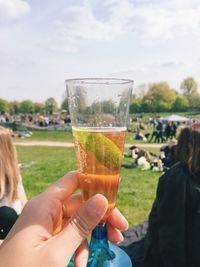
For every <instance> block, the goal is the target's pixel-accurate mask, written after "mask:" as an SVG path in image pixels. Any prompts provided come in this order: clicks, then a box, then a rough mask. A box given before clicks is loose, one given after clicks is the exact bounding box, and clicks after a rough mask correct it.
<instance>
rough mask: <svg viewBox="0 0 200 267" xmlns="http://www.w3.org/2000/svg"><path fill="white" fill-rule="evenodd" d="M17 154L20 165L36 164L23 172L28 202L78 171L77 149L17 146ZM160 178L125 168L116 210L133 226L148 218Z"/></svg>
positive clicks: (151, 173)
mask: <svg viewBox="0 0 200 267" xmlns="http://www.w3.org/2000/svg"><path fill="white" fill-rule="evenodd" d="M17 152H18V157H19V162H20V163H22V164H28V163H30V162H31V161H32V162H34V164H33V165H32V166H30V167H28V168H24V169H22V170H21V173H22V177H23V182H24V186H25V189H26V192H27V195H28V198H31V197H33V196H35V195H37V194H39V193H40V192H42V191H43V190H45V188H47V186H48V185H50V184H51V183H52V182H54V181H55V180H57V179H58V178H59V177H62V176H63V175H64V174H65V173H66V172H68V171H70V170H74V169H76V160H75V151H74V148H58V147H56V148H55V147H39V146H35V147H20V146H18V147H17ZM154 152H155V150H154ZM130 161H131V159H130V158H125V163H129V162H130ZM159 175H160V173H154V172H152V171H140V170H136V169H124V168H122V173H121V182H120V187H119V194H118V200H117V206H118V207H119V209H120V210H121V211H122V213H123V214H124V215H125V216H126V218H127V219H128V221H129V224H130V226H133V225H136V224H137V223H139V222H141V221H144V220H146V219H147V218H148V214H149V211H150V209H151V206H152V202H153V199H154V197H155V190H156V186H157V181H158V177H159Z"/></svg>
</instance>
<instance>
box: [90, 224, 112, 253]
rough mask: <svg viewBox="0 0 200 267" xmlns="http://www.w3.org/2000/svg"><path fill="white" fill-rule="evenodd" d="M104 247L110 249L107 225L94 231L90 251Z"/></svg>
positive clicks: (100, 226)
mask: <svg viewBox="0 0 200 267" xmlns="http://www.w3.org/2000/svg"><path fill="white" fill-rule="evenodd" d="M99 247H103V248H104V249H106V248H108V239H107V230H106V225H105V224H99V225H97V226H96V227H95V228H94V230H93V231H92V236H91V241H90V249H91V250H93V249H96V248H99Z"/></svg>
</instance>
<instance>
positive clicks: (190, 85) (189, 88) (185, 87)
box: [180, 77, 198, 97]
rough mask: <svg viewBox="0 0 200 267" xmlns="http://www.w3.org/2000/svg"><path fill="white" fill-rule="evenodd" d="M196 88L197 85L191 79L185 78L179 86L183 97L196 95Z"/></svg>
mask: <svg viewBox="0 0 200 267" xmlns="http://www.w3.org/2000/svg"><path fill="white" fill-rule="evenodd" d="M197 88H198V83H197V82H196V81H195V79H194V78H193V77H187V78H185V79H184V80H183V81H182V83H181V86H180V89H181V90H182V92H183V95H184V96H186V97H188V96H190V95H193V94H196V93H197Z"/></svg>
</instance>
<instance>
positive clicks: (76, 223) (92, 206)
mask: <svg viewBox="0 0 200 267" xmlns="http://www.w3.org/2000/svg"><path fill="white" fill-rule="evenodd" d="M107 208H108V201H107V199H106V198H105V197H104V196H102V195H100V194H97V195H95V196H93V197H91V198H90V199H89V200H87V201H86V202H85V203H84V204H83V205H82V206H81V207H80V208H79V209H78V210H77V211H76V213H75V215H73V217H72V218H71V219H70V222H69V224H68V225H67V226H66V227H65V228H64V229H63V231H61V232H60V233H59V234H58V235H57V236H55V239H56V240H55V242H54V244H55V245H56V251H59V255H60V257H62V259H63V260H64V261H65V262H66V261H67V262H68V261H69V260H70V259H71V257H72V255H73V254H74V252H75V251H76V249H77V248H78V247H79V246H80V244H81V243H82V242H83V241H84V240H85V239H86V237H87V236H88V235H89V234H90V233H91V231H92V230H93V228H94V227H95V226H96V225H97V224H98V223H99V222H100V221H101V219H102V218H103V216H104V214H105V213H106V210H107ZM61 254H62V255H61Z"/></svg>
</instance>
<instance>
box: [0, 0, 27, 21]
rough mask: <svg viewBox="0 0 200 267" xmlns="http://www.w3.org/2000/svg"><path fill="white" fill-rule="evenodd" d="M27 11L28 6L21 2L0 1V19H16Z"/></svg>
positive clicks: (18, 0)
mask: <svg viewBox="0 0 200 267" xmlns="http://www.w3.org/2000/svg"><path fill="white" fill-rule="evenodd" d="M29 11H30V6H29V4H28V3H27V2H25V1H23V0H0V19H17V18H20V17H22V16H23V15H25V14H27V13H29Z"/></svg>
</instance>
